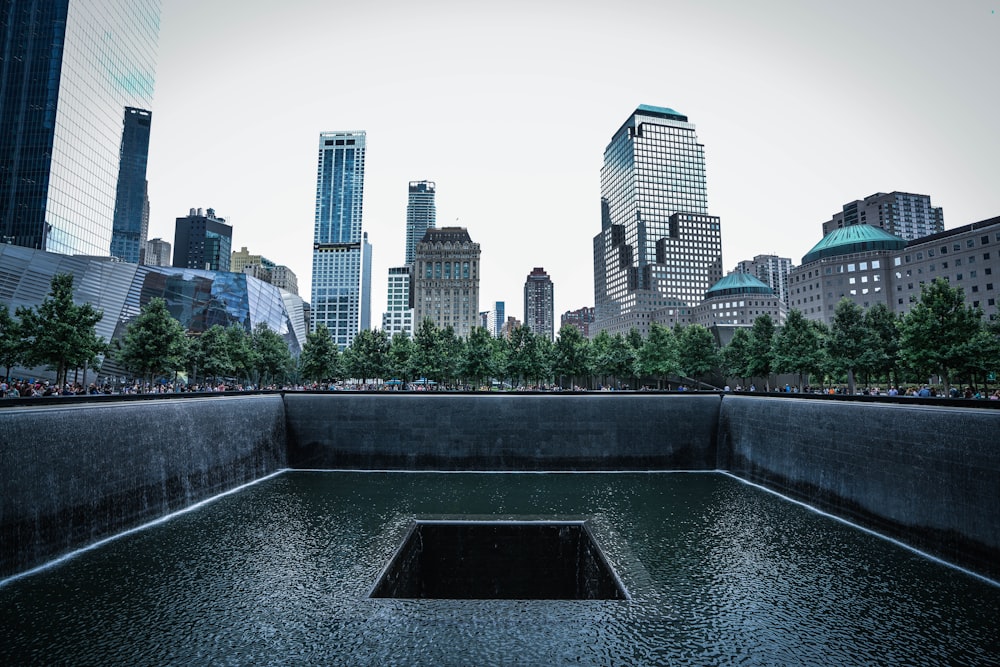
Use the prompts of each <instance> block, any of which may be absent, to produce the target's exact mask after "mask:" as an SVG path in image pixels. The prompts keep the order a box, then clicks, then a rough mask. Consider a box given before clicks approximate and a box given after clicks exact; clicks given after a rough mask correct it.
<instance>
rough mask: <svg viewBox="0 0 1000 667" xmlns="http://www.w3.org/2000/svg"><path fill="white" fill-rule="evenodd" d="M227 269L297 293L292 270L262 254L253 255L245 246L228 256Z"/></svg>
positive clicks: (295, 279)
mask: <svg viewBox="0 0 1000 667" xmlns="http://www.w3.org/2000/svg"><path fill="white" fill-rule="evenodd" d="M229 270H230V271H232V272H233V273H246V274H249V275H251V276H253V277H254V278H257V279H259V280H263V281H264V282H268V283H271V284H272V285H274V286H275V287H277V288H279V289H283V290H285V291H286V292H291V293H292V294H298V293H299V279H298V277H297V276H296V275H295V272H294V271H292V270H291V269H290V268H288V267H287V266H282V265H281V264H277V263H275V262H272V261H271V260H269V259H268V258H267V257H264V256H263V255H254V254H253V253H251V252H250V251H249V250H247V247H246V246H243V247H242V248H240V249H239V250H234V251H233V252H232V254H231V255H230V256H229Z"/></svg>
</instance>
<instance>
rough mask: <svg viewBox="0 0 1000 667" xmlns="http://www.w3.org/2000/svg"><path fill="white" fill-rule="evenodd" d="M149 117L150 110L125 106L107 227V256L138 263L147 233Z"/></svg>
mask: <svg viewBox="0 0 1000 667" xmlns="http://www.w3.org/2000/svg"><path fill="white" fill-rule="evenodd" d="M152 120H153V114H151V113H150V112H149V111H146V110H145V109H136V108H134V107H125V119H124V121H123V122H122V143H121V151H120V156H121V157H120V159H119V162H118V165H119V166H118V188H117V190H116V194H115V217H114V224H113V226H112V231H111V256H112V257H117V258H118V259H120V260H122V261H124V262H130V263H132V264H138V263H139V261H140V259H141V258H142V255H145V252H144V251H145V248H146V240H147V237H148V235H149V198H148V196H147V191H146V162H147V159H148V157H149V130H150V123H151V122H152Z"/></svg>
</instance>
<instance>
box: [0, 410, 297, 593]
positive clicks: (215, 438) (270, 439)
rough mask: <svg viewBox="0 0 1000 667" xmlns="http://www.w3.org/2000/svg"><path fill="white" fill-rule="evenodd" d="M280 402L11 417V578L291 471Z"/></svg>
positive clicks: (7, 456)
mask: <svg viewBox="0 0 1000 667" xmlns="http://www.w3.org/2000/svg"><path fill="white" fill-rule="evenodd" d="M284 444H285V420H284V406H283V403H282V400H281V396H280V395H274V396H257V397H234V398H215V397H213V398H211V399H188V400H183V401H178V400H174V401H171V400H165V401H144V402H140V403H136V402H126V403H107V404H89V405H65V404H63V405H60V404H58V403H57V402H56V403H54V404H51V405H44V406H43V405H37V406H32V407H24V408H21V407H18V408H5V409H4V410H3V412H2V413H0V489H2V495H0V536H2V538H0V578H2V577H4V576H8V575H11V574H14V573H17V572H20V571H24V570H27V569H30V568H32V567H35V566H37V565H40V564H42V563H44V562H47V561H49V560H51V559H53V558H55V557H57V556H59V555H61V554H64V553H67V552H69V551H72V550H74V549H78V548H81V547H84V546H86V545H88V544H92V543H93V542H96V541H98V540H100V539H103V538H105V537H109V536H111V535H115V534H117V533H120V532H122V531H124V530H127V529H129V528H134V527H136V526H139V525H142V524H143V523H147V522H149V521H152V520H154V519H157V518H159V517H161V516H164V515H166V514H169V513H170V512H174V511H177V510H179V509H182V508H184V507H187V506H190V505H191V504H193V503H196V502H199V501H201V500H204V499H206V498H210V497H211V496H213V495H216V494H218V493H221V492H223V491H227V490H229V489H231V488H234V487H236V486H239V485H241V484H244V483H246V482H250V481H253V480H255V479H257V478H259V477H262V476H264V475H267V474H269V473H271V472H274V471H276V470H279V469H281V468H283V467H286V465H287V463H286V461H287V459H286V455H285V446H284Z"/></svg>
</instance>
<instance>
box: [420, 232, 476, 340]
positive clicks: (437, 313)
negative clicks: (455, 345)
mask: <svg viewBox="0 0 1000 667" xmlns="http://www.w3.org/2000/svg"><path fill="white" fill-rule="evenodd" d="M479 256H480V249H479V244H478V243H474V242H473V241H472V238H471V237H470V236H469V232H468V230H467V229H465V228H464V227H443V228H441V229H428V230H427V231H426V232H425V233H424V238H423V239H421V241H420V243H418V244H417V247H416V249H415V252H414V263H413V278H412V280H413V311H414V312H413V323H414V327H415V328H419V327H420V325H421V324H422V323H423V321H424V320H430V321H431V322H433V323H434V324H435V325H436V326H437V327H439V328H442V329H443V328H445V327H448V326H450V327H452V328H453V329H454V330H455V333H456V334H457V335H459V336H461V337H463V338H468V337H469V334H470V333H472V329H473V327H475V326H476V325H477V324H478V321H479Z"/></svg>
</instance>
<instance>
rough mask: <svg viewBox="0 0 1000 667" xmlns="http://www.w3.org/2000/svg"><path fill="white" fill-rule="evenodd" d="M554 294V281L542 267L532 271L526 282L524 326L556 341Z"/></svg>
mask: <svg viewBox="0 0 1000 667" xmlns="http://www.w3.org/2000/svg"><path fill="white" fill-rule="evenodd" d="M554 292H555V290H554V288H553V286H552V279H551V278H549V274H547V273H545V269H543V268H542V267H540V266H536V267H535V268H534V269H532V270H531V273H529V274H528V277H527V278H526V279H525V281H524V324H525V326H528V327H531V330H532V331H533V332H535V333H536V334H538V335H539V336H543V337H545V338H548V339H549V340H554V339H555V315H554V313H553V307H554V306H553V296H554Z"/></svg>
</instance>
